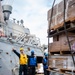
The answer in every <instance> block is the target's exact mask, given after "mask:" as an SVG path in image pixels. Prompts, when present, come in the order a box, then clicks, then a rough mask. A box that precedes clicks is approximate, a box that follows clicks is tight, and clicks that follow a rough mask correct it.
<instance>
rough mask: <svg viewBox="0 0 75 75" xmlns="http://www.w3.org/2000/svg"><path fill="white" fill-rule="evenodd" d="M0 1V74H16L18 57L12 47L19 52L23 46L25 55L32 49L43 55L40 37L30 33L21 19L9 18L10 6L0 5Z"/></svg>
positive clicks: (39, 55) (38, 55) (36, 53)
mask: <svg viewBox="0 0 75 75" xmlns="http://www.w3.org/2000/svg"><path fill="white" fill-rule="evenodd" d="M1 1H2V0H0V75H5V74H6V75H18V68H19V62H18V57H17V56H16V55H15V54H14V53H13V52H12V48H15V49H16V50H17V51H18V52H19V48H20V47H23V48H24V52H25V53H26V54H27V55H30V52H31V50H34V52H35V56H37V57H43V51H42V49H43V48H42V47H41V44H40V39H39V38H37V37H36V36H35V35H32V34H31V33H30V30H29V29H28V28H25V27H24V24H23V20H21V21H20V23H19V22H18V21H17V22H15V19H13V20H9V15H10V14H11V11H12V7H11V6H10V5H3V6H1ZM28 48H30V51H28ZM41 59H42V58H40V60H41Z"/></svg>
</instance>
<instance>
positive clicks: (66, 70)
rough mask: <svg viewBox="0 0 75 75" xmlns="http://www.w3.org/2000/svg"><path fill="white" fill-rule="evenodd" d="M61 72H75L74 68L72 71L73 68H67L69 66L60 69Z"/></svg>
mask: <svg viewBox="0 0 75 75" xmlns="http://www.w3.org/2000/svg"><path fill="white" fill-rule="evenodd" d="M60 72H61V73H65V74H71V73H73V74H75V71H74V70H73V71H72V69H67V68H62V69H60Z"/></svg>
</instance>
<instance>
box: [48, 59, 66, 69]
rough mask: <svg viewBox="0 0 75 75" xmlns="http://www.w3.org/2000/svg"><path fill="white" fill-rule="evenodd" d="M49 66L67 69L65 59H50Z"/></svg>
mask: <svg viewBox="0 0 75 75" xmlns="http://www.w3.org/2000/svg"><path fill="white" fill-rule="evenodd" d="M49 66H50V67H55V68H67V58H52V59H50V60H49Z"/></svg>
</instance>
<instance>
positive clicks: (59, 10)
mask: <svg viewBox="0 0 75 75" xmlns="http://www.w3.org/2000/svg"><path fill="white" fill-rule="evenodd" d="M63 3H64V2H63V1H61V2H60V3H59V4H57V5H56V6H54V9H53V17H52V23H51V28H50V29H54V30H55V29H57V28H59V27H61V26H63V11H64V4H63ZM74 17H75V0H66V10H65V20H66V21H69V20H70V21H73V20H75V18H74ZM50 18H51V9H50V10H49V11H48V17H47V20H48V23H50ZM53 22H54V23H53Z"/></svg>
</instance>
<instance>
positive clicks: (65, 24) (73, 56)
mask: <svg viewBox="0 0 75 75" xmlns="http://www.w3.org/2000/svg"><path fill="white" fill-rule="evenodd" d="M65 8H66V3H65V0H64V15H63V16H64V17H63V19H64V29H65V34H66V38H67V41H68V46H69V50H70V52H71V56H72V60H73V64H74V67H75V63H74V56H73V53H72V51H71V45H70V41H69V37H68V32H67V30H66V23H65Z"/></svg>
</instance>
